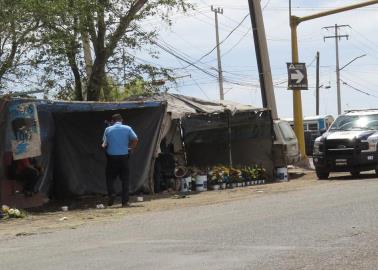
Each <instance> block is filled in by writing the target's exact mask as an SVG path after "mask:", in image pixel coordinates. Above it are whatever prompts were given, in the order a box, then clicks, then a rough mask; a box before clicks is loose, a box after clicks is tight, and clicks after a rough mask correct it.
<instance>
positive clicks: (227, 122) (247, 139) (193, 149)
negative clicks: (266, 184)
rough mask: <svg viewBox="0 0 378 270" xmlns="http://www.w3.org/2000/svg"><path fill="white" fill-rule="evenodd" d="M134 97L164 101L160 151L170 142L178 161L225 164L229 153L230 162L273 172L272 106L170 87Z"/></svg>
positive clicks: (193, 164)
mask: <svg viewBox="0 0 378 270" xmlns="http://www.w3.org/2000/svg"><path fill="white" fill-rule="evenodd" d="M134 100H154V101H164V102H166V103H167V114H166V116H165V118H164V121H163V125H162V132H161V135H160V140H159V144H160V146H161V149H160V150H162V152H163V153H164V150H163V148H164V145H171V146H172V147H171V148H170V151H171V152H172V154H173V155H174V157H175V162H176V164H178V165H189V166H199V167H206V166H212V165H220V164H222V165H229V163H230V154H231V160H232V163H233V164H232V165H234V166H242V165H246V166H250V165H255V164H256V165H262V166H263V167H264V168H265V169H266V171H267V174H268V177H269V178H270V179H271V178H272V176H273V167H274V165H273V158H272V146H273V123H272V118H271V112H270V110H268V109H263V108H254V107H253V106H250V105H243V104H239V103H235V102H230V101H221V102H213V101H206V100H202V99H198V98H193V97H188V96H183V95H178V94H169V93H160V94H156V95H154V96H151V97H141V98H134ZM161 142H163V143H161ZM183 153H185V155H184V154H183ZM184 159H185V160H184ZM184 162H185V163H186V164H184Z"/></svg>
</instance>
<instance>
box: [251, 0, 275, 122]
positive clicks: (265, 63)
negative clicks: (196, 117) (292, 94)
mask: <svg viewBox="0 0 378 270" xmlns="http://www.w3.org/2000/svg"><path fill="white" fill-rule="evenodd" d="M248 4H249V13H250V16H251V23H252V30H253V40H254V44H255V51H256V60H257V67H258V70H259V80H260V88H261V98H262V104H263V107H264V108H269V109H270V110H271V112H272V118H273V119H277V118H278V115H277V107H276V98H275V96H274V88H273V80H272V71H271V68H270V62H269V53H268V44H267V41H266V36H265V28H264V20H263V16H262V10H261V4H260V0H248Z"/></svg>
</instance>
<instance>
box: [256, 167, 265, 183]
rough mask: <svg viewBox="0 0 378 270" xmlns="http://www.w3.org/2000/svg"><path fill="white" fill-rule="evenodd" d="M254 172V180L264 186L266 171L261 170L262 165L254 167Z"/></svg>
mask: <svg viewBox="0 0 378 270" xmlns="http://www.w3.org/2000/svg"><path fill="white" fill-rule="evenodd" d="M255 171H256V178H257V181H258V183H259V184H260V185H261V184H265V178H266V170H265V169H264V168H263V166H262V165H256V166H255Z"/></svg>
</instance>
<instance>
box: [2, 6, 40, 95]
mask: <svg viewBox="0 0 378 270" xmlns="http://www.w3.org/2000/svg"><path fill="white" fill-rule="evenodd" d="M40 25H41V24H40V21H39V20H38V19H35V16H34V14H33V12H32V9H31V6H30V2H29V1H13V0H0V89H1V88H5V87H6V85H7V82H12V83H14V82H17V81H19V80H20V79H21V78H22V79H24V78H25V76H26V75H29V74H30V69H28V67H34V68H35V67H36V66H37V65H38V64H39V63H40V62H41V59H40V58H39V56H38V53H39V51H40V47H39V44H38V38H37V35H38V34H37V30H38V29H39V27H40Z"/></svg>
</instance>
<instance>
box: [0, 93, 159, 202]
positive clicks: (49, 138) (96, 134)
mask: <svg viewBox="0 0 378 270" xmlns="http://www.w3.org/2000/svg"><path fill="white" fill-rule="evenodd" d="M23 104H34V105H35V108H36V110H37V112H38V117H37V118H38V119H37V120H38V127H39V132H40V141H41V144H40V151H41V155H40V156H37V157H36V158H37V159H38V161H39V162H40V163H41V164H42V167H43V175H42V176H41V177H40V179H39V182H38V184H37V186H36V188H35V189H36V190H37V191H40V192H44V193H49V192H51V191H53V192H54V195H56V196H58V197H66V196H69V195H83V194H92V193H100V194H106V184H105V164H106V156H105V153H104V151H103V149H102V148H101V140H102V136H103V132H104V129H105V128H106V124H105V122H106V120H110V119H111V115H113V114H114V113H120V114H121V115H122V116H123V117H124V119H125V122H126V124H128V125H130V126H132V127H133V128H134V130H135V131H136V133H137V134H138V136H139V140H140V143H139V145H138V148H137V150H136V151H135V152H134V153H133V154H132V155H131V157H130V162H131V164H130V165H131V168H132V170H131V178H130V191H131V192H136V191H140V190H143V191H151V189H152V186H153V183H152V177H153V170H151V166H153V161H154V153H155V149H156V144H157V140H158V135H159V131H160V129H161V124H162V120H163V117H164V115H165V111H166V104H165V103H164V102H159V101H151V102H142V103H141V102H121V103H97V102H96V103H94V102H61V101H47V100H33V99H10V100H6V99H4V98H3V99H0V109H1V114H0V127H1V129H0V146H1V148H0V157H1V160H3V161H4V162H0V181H1V180H3V179H5V178H6V170H7V166H8V165H9V156H11V157H12V156H13V160H15V159H16V156H15V153H14V149H12V140H13V139H14V134H15V133H14V128H15V126H14V120H13V122H12V119H10V117H9V111H10V109H11V108H12V107H16V108H21V107H23ZM24 118H27V117H24ZM17 121H18V122H20V121H21V120H17ZM28 122H30V119H26V120H25V119H24V120H23V122H22V121H21V122H20V123H21V124H23V125H24V126H22V125H21V128H20V130H25V128H28V127H29V126H28V125H27V123H28ZM25 123H26V124H25ZM33 123H34V122H33ZM12 124H13V125H12ZM33 125H34V124H33ZM33 125H31V126H30V127H32V126H33ZM20 145H23V144H22V143H21V144H20ZM28 145H34V146H37V147H38V145H36V144H35V143H31V142H30V141H29V142H28ZM28 147H29V146H28ZM34 148H35V147H34ZM34 148H33V150H35V149H34ZM20 149H22V148H20ZM6 156H7V157H8V161H7V162H8V164H7V162H5V161H6V158H5V157H6ZM30 157H35V155H32V156H30ZM116 188H117V190H120V185H118V186H117V187H116ZM0 200H1V198H0Z"/></svg>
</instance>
